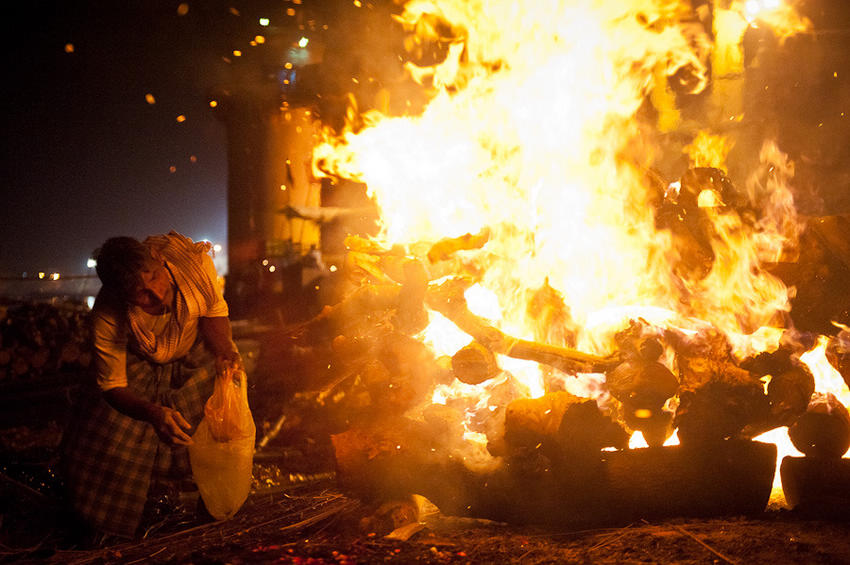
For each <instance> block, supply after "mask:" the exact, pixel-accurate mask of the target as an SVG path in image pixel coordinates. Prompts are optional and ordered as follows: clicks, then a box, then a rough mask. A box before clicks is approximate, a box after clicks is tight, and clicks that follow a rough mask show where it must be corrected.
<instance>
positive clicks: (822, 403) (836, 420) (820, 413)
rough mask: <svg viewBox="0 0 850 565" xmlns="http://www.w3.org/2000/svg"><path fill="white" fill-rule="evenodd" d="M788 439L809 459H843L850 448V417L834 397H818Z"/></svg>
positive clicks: (810, 404) (814, 396) (826, 395)
mask: <svg viewBox="0 0 850 565" xmlns="http://www.w3.org/2000/svg"><path fill="white" fill-rule="evenodd" d="M788 437H789V438H791V443H793V444H794V447H796V448H797V449H798V450H799V451H800V452H801V453H805V454H806V455H807V456H809V457H815V458H840V457H841V456H842V455H844V454H845V453H846V452H847V449H848V448H850V413H848V412H847V408H845V406H844V405H843V404H841V402H840V401H839V400H838V399H837V398H836V397H835V396H834V395H833V394H832V393H826V394H823V393H815V394H814V395H812V398H811V401H810V402H809V405H808V408H807V409H806V412H805V414H803V415H802V416H800V417H799V418H798V419H797V421H796V422H794V423H793V424H792V425H791V426H790V427H789V428H788Z"/></svg>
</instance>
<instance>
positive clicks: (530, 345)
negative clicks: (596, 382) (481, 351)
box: [425, 277, 619, 373]
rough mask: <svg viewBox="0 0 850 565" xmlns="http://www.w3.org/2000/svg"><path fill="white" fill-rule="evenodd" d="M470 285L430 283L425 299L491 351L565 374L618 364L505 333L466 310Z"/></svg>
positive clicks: (464, 281)
mask: <svg viewBox="0 0 850 565" xmlns="http://www.w3.org/2000/svg"><path fill="white" fill-rule="evenodd" d="M471 284H472V282H471V280H470V279H467V278H462V277H457V278H453V279H449V280H447V281H445V282H443V283H442V284H440V285H431V286H429V287H428V291H427V293H426V297H425V302H426V304H427V305H428V306H429V307H430V308H432V309H433V310H436V311H437V312H439V313H441V314H443V315H444V316H446V317H447V318H448V319H449V320H451V321H452V322H454V323H455V325H457V327H458V328H460V329H461V330H463V331H464V332H466V333H468V334H469V335H471V336H472V337H473V338H474V339H475V340H477V341H478V342H480V343H481V344H483V345H484V346H485V347H487V348H489V349H491V350H492V351H493V352H495V353H499V354H502V355H507V356H509V357H514V358H517V359H526V360H529V361H535V362H537V363H542V364H544V365H550V366H552V367H555V368H557V369H559V370H561V371H564V372H566V373H575V372H604V371H605V370H607V369H610V368H612V367H614V366H615V365H616V364H617V363H618V361H619V359H618V356H616V355H612V356H609V357H602V356H598V355H592V354H589V353H584V352H582V351H577V350H574V349H569V348H566V347H558V346H555V345H549V344H545V343H536V342H532V341H528V340H523V339H519V338H515V337H512V336H509V335H507V334H505V333H504V332H502V331H501V330H499V329H498V328H496V327H494V326H493V325H491V324H490V322H489V321H487V320H485V319H484V318H482V317H480V316H477V315H475V314H473V313H472V312H470V311H469V308H468V307H467V303H466V298H465V297H464V292H465V291H466V289H467V288H469V286H470V285H471Z"/></svg>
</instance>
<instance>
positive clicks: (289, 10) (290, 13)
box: [286, 8, 295, 16]
mask: <svg viewBox="0 0 850 565" xmlns="http://www.w3.org/2000/svg"><path fill="white" fill-rule="evenodd" d="M286 15H287V16H294V15H295V8H287V9H286Z"/></svg>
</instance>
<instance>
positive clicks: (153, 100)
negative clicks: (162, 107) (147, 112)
mask: <svg viewBox="0 0 850 565" xmlns="http://www.w3.org/2000/svg"><path fill="white" fill-rule="evenodd" d="M145 102H147V103H148V104H156V98H154V97H153V94H151V93H150V92H148V93H147V94H145Z"/></svg>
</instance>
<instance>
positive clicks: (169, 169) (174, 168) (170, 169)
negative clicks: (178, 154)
mask: <svg viewBox="0 0 850 565" xmlns="http://www.w3.org/2000/svg"><path fill="white" fill-rule="evenodd" d="M168 172H169V173H176V172H177V167H175V166H174V165H171V166H170V167H168Z"/></svg>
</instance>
